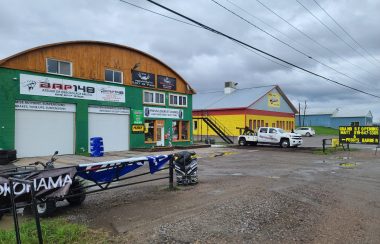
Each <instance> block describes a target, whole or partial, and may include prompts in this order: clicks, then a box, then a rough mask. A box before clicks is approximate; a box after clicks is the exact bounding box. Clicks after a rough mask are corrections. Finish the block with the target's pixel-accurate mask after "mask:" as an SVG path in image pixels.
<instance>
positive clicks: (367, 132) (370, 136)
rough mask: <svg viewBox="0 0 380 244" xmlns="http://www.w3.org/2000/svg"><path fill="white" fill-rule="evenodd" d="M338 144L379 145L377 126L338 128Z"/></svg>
mask: <svg viewBox="0 0 380 244" xmlns="http://www.w3.org/2000/svg"><path fill="white" fill-rule="evenodd" d="M339 142H340V143H363V144H379V127H378V126H340V127H339Z"/></svg>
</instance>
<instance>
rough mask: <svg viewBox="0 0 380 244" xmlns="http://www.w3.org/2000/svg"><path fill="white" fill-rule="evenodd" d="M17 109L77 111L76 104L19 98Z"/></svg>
mask: <svg viewBox="0 0 380 244" xmlns="http://www.w3.org/2000/svg"><path fill="white" fill-rule="evenodd" d="M15 107H16V110H39V111H54V112H71V113H73V112H75V110H76V106H75V105H74V104H68V103H51V102H38V101H25V100H17V101H16V104H15Z"/></svg>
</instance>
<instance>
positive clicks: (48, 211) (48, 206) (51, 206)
mask: <svg viewBox="0 0 380 244" xmlns="http://www.w3.org/2000/svg"><path fill="white" fill-rule="evenodd" d="M56 208H57V207H56V204H55V201H46V202H40V203H37V212H38V214H39V215H40V216H41V217H49V216H51V215H52V213H53V212H54V211H55V209H56Z"/></svg>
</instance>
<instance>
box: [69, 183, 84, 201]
mask: <svg viewBox="0 0 380 244" xmlns="http://www.w3.org/2000/svg"><path fill="white" fill-rule="evenodd" d="M74 194H80V195H77V196H74V197H68V198H66V200H67V201H68V202H69V203H70V205H73V206H77V205H81V204H82V202H83V201H84V200H85V199H86V190H85V189H84V188H83V184H81V183H80V182H79V181H78V180H75V181H74V182H73V184H72V185H71V186H70V190H69V195H74Z"/></svg>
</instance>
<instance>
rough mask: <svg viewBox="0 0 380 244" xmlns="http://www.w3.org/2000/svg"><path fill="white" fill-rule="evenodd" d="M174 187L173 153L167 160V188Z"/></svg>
mask: <svg viewBox="0 0 380 244" xmlns="http://www.w3.org/2000/svg"><path fill="white" fill-rule="evenodd" d="M173 189H174V155H173V157H172V158H171V159H170V161H169V190H173Z"/></svg>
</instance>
